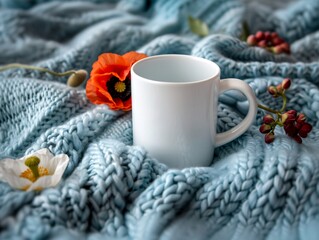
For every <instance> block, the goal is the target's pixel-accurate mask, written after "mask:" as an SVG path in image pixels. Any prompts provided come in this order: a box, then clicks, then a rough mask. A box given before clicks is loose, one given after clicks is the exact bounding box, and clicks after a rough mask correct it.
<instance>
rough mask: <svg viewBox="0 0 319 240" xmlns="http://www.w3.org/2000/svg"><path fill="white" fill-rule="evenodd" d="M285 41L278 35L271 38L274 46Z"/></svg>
mask: <svg viewBox="0 0 319 240" xmlns="http://www.w3.org/2000/svg"><path fill="white" fill-rule="evenodd" d="M283 42H284V40H283V39H281V38H280V37H276V38H272V39H271V43H272V45H273V46H279V45H280V44H282V43H283Z"/></svg>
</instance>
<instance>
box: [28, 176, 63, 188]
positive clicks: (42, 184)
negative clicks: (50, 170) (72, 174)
mask: <svg viewBox="0 0 319 240" xmlns="http://www.w3.org/2000/svg"><path fill="white" fill-rule="evenodd" d="M61 177H62V175H60V176H57V175H52V176H43V177H40V178H38V180H36V181H35V182H34V183H33V184H32V185H31V186H30V188H29V189H28V191H32V190H42V189H44V188H48V187H54V186H56V185H58V183H59V182H60V180H61Z"/></svg>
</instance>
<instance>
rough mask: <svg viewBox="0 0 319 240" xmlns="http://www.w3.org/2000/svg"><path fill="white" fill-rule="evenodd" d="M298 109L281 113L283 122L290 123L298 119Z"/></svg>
mask: <svg viewBox="0 0 319 240" xmlns="http://www.w3.org/2000/svg"><path fill="white" fill-rule="evenodd" d="M296 115H297V112H296V110H289V111H288V112H285V113H283V114H282V115H281V122H282V123H284V124H290V123H293V122H295V121H296Z"/></svg>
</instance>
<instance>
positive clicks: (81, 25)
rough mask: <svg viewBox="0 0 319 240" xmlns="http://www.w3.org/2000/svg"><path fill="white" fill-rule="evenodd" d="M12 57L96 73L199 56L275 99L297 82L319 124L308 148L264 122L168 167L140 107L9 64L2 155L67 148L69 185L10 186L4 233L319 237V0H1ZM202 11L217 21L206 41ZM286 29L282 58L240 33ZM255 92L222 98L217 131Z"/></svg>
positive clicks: (2, 81) (2, 186)
mask: <svg viewBox="0 0 319 240" xmlns="http://www.w3.org/2000/svg"><path fill="white" fill-rule="evenodd" d="M0 7H1V9H0V53H1V54H0V64H7V63H13V62H20V63H27V64H33V65H37V66H41V67H47V68H49V69H51V70H54V71H66V70H70V69H80V68H83V69H86V70H87V71H88V72H89V71H91V67H92V63H93V62H94V61H96V59H97V57H98V55H99V54H101V53H104V52H114V53H118V54H123V53H125V52H128V51H139V52H144V53H146V54H148V55H158V54H167V53H179V54H188V55H194V56H199V57H203V58H206V59H209V60H212V61H215V62H216V63H217V64H218V65H219V66H220V67H221V72H222V77H224V78H226V77H236V78H240V79H242V80H243V81H245V82H247V83H248V84H249V85H250V86H251V87H252V89H253V90H254V92H255V94H256V96H257V98H258V101H259V102H261V103H263V104H265V105H269V106H271V107H275V104H276V102H274V100H273V99H272V98H271V97H270V96H269V94H267V93H266V89H267V86H269V85H273V84H278V83H279V82H281V81H282V79H283V78H284V77H291V78H292V82H293V85H292V88H291V90H289V91H288V92H287V96H288V99H289V103H288V108H289V109H292V108H293V109H296V110H297V111H300V112H304V113H305V114H306V115H307V116H308V120H309V122H310V123H311V124H312V125H313V126H314V128H313V131H312V132H311V134H310V135H309V137H308V138H307V139H306V140H305V141H304V144H298V143H296V142H294V141H293V140H291V139H290V138H289V137H287V136H286V135H285V134H284V132H283V131H282V129H278V130H277V133H276V134H277V138H276V140H275V142H274V143H273V144H269V145H267V144H265V143H264V140H263V136H262V134H260V133H259V131H258V125H260V123H261V119H262V116H263V114H264V113H263V112H262V111H258V114H257V117H256V122H255V123H254V124H253V125H252V126H251V127H250V128H249V130H248V131H247V132H246V133H245V134H244V135H243V136H241V137H239V138H237V139H236V140H234V141H232V142H230V143H228V144H226V145H224V146H221V147H219V148H217V149H216V150H215V156H214V159H212V161H211V165H210V166H209V167H206V168H189V169H184V170H172V169H168V168H167V167H166V166H165V165H163V164H160V163H159V162H158V161H157V160H156V159H154V158H153V157H152V156H151V155H149V154H148V153H147V152H146V151H145V150H144V149H143V146H133V145H132V121H131V114H130V113H125V114H124V113H122V112H114V111H111V110H110V109H108V107H107V106H103V105H100V106H96V105H93V104H91V103H90V102H89V101H88V100H87V98H86V96H85V90H84V89H85V88H84V87H85V83H83V84H82V86H80V87H79V88H70V87H68V86H67V85H66V81H67V78H66V77H62V78H57V77H54V76H51V75H48V74H46V73H40V72H36V71H30V70H22V69H15V70H7V71H5V72H2V73H0V159H3V158H4V157H8V156H9V157H12V158H19V157H21V156H24V155H26V154H30V153H32V152H34V151H36V150H39V149H41V148H48V149H50V151H51V152H52V153H53V154H59V153H65V154H67V155H68V156H69V157H70V162H69V164H68V167H67V169H66V172H65V174H64V176H63V180H62V182H61V183H60V184H59V185H58V186H57V187H54V188H49V189H45V190H43V191H41V192H23V191H19V190H15V189H12V188H11V187H9V186H8V185H7V184H6V183H3V182H0V239H17V238H18V239H79V240H80V239H141V240H143V239H148V240H152V239H174V240H175V239H181V240H185V239H197V240H201V239H203V240H204V239H218V240H224V239H245V240H249V239H251V240H254V239H267V240H272V239H274V240H277V239H281V240H297V239H302V240H317V239H318V236H319V149H318V144H319V140H318V139H319V122H318V119H319V88H318V87H319V62H318V60H319V50H318V49H319V41H318V39H319V15H318V12H319V2H318V1H316V0H300V1H294V2H293V3H291V4H287V5H286V6H285V7H284V8H280V9H276V10H273V9H270V8H269V7H266V6H263V5H258V4H252V5H247V4H246V5H244V4H242V3H241V2H240V1H235V0H207V1H206V0H165V1H164V0H152V1H148V0H126V1H124V0H122V1H120V0H119V1H116V0H109V1H106V0H105V1H103V0H95V1H44V0H34V1H23V0H0ZM189 15H192V16H193V17H197V18H200V19H202V20H203V21H205V22H206V23H207V24H208V26H209V29H210V35H209V36H207V37H205V38H203V39H200V38H198V37H197V36H195V35H194V34H192V33H191V32H190V30H189V28H188V26H187V18H188V16H189ZM243 21H246V22H247V23H248V25H249V27H250V29H251V31H252V32H255V31H257V30H264V31H266V30H270V31H276V32H278V33H279V34H280V35H281V36H282V37H283V38H284V39H285V40H286V41H288V42H289V43H290V44H291V51H292V54H291V55H273V54H272V53H270V52H267V51H265V50H263V49H261V48H258V47H249V46H248V45H247V44H246V43H245V42H242V41H241V40H239V37H240V35H241V32H242V22H243ZM247 109H248V105H247V101H246V99H245V98H244V97H243V95H242V94H241V93H238V92H235V91H229V92H226V93H225V94H223V95H221V96H220V104H219V108H218V110H219V111H218V122H217V130H218V131H219V132H221V131H225V130H227V129H229V128H231V127H233V126H234V125H236V124H237V123H239V122H240V121H241V120H242V119H243V117H244V116H245V114H246V113H247Z"/></svg>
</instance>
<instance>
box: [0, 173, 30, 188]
mask: <svg viewBox="0 0 319 240" xmlns="http://www.w3.org/2000/svg"><path fill="white" fill-rule="evenodd" d="M3 178H4V179H5V181H6V182H7V183H8V184H9V185H10V186H11V187H13V188H16V189H24V188H26V187H28V186H30V185H32V182H31V181H30V180H28V179H26V178H21V177H18V176H16V175H14V174H10V173H6V172H5V173H3Z"/></svg>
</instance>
